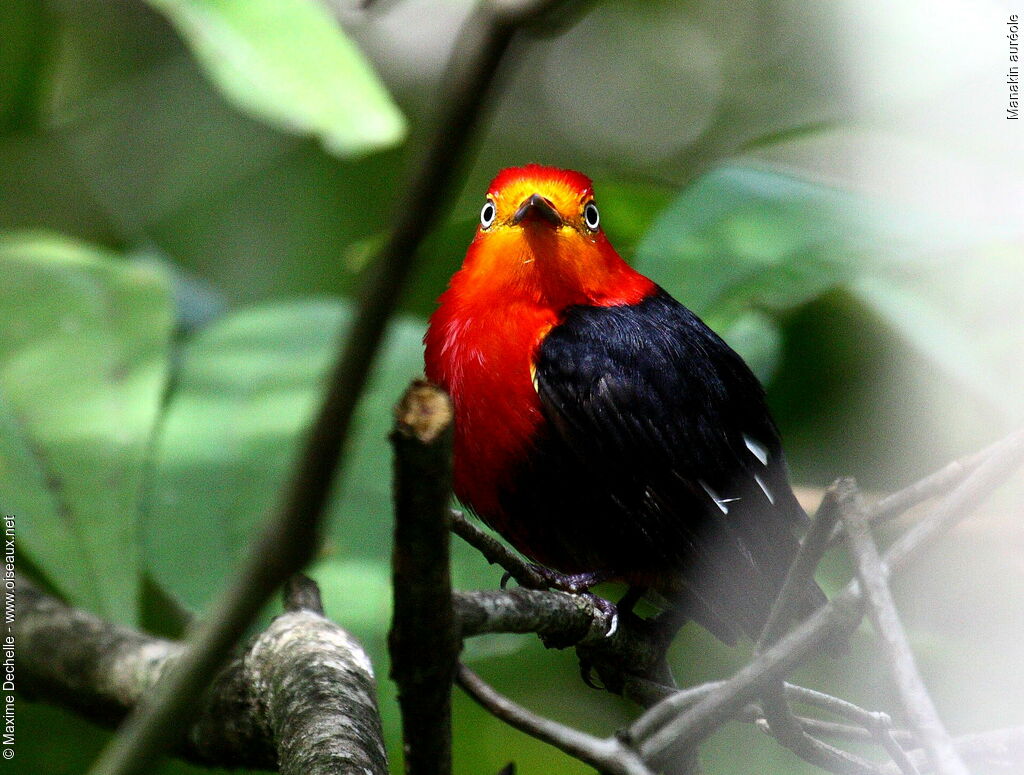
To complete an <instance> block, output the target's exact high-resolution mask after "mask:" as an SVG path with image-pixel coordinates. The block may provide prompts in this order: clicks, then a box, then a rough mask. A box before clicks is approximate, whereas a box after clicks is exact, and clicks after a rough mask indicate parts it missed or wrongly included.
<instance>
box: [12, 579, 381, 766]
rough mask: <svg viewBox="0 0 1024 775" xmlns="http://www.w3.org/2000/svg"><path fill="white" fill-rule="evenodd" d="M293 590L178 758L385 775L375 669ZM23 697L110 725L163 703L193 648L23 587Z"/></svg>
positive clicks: (237, 663) (309, 597)
mask: <svg viewBox="0 0 1024 775" xmlns="http://www.w3.org/2000/svg"><path fill="white" fill-rule="evenodd" d="M310 585H312V582H309V581H308V580H307V581H306V583H305V584H300V585H299V586H298V587H295V586H293V588H292V590H291V594H290V596H289V601H288V606H287V607H288V609H289V610H288V611H287V612H286V613H284V614H282V615H281V616H278V617H277V618H276V619H274V621H273V622H272V623H271V624H270V626H269V627H268V628H267V629H266V630H265V631H264V632H263V633H261V634H260V635H259V636H257V637H256V638H255V639H254V640H253V641H252V642H251V643H250V644H249V645H248V647H247V648H246V649H245V651H244V652H243V653H242V654H240V655H239V656H237V657H236V658H234V659H233V660H231V661H230V662H229V663H228V664H227V665H226V666H225V667H224V669H223V670H221V671H220V673H218V674H217V676H216V677H215V678H214V680H213V681H211V682H210V685H209V688H208V689H207V690H206V691H205V692H204V693H203V695H202V696H201V698H200V700H199V702H198V703H197V704H196V705H195V706H194V707H193V708H192V716H191V719H192V722H191V724H190V726H189V728H188V730H187V734H186V736H185V737H184V738H183V739H182V740H181V741H180V742H179V743H178V745H177V746H176V748H175V752H176V753H178V754H179V755H180V756H182V757H183V758H186V759H189V760H191V761H194V762H198V763H201V764H205V765H207V766H216V767H229V768H241V767H245V768H252V769H266V770H278V769H280V772H282V773H284V774H285V775H300V773H301V774H302V775H337V773H340V772H365V773H371V775H386V773H387V771H388V768H387V759H386V756H385V752H384V742H383V735H382V731H381V724H380V716H379V714H378V711H377V704H376V699H375V698H376V687H375V683H374V676H373V669H372V667H371V665H370V661H369V659H368V658H367V656H366V653H365V652H364V651H363V649H362V647H361V646H360V645H359V644H358V643H357V642H356V641H355V640H354V639H353V638H352V637H351V636H350V635H349V634H348V633H346V632H345V631H344V630H342V629H341V628H340V627H338V626H337V625H336V624H334V623H333V622H331V621H329V620H328V619H326V618H324V617H323V615H322V612H320V611H319V610H316V608H315V606H313V604H312V603H311V602H310V601H313V600H315V599H316V597H315V596H314V595H313V594H312V592H313V591H315V587H312V589H310ZM17 601H18V602H17V616H16V618H15V632H14V634H15V638H16V640H17V643H18V650H17V657H16V659H17V667H16V669H17V675H18V688H19V689H20V690H22V691H23V692H24V693H25V694H26V696H28V697H29V698H31V699H37V700H43V701H47V702H52V703H54V704H58V705H63V706H64V707H67V708H70V709H72V710H74V711H76V712H78V713H80V714H81V715H82V716H84V717H86V718H89V719H91V720H93V721H96V722H98V723H101V724H105V725H114V724H117V723H118V722H120V721H121V720H122V719H123V718H124V717H125V715H126V714H127V713H129V712H130V711H131V710H132V709H133V708H134V707H136V706H137V705H139V703H140V702H142V701H143V700H144V699H145V698H147V697H148V695H149V694H150V692H152V690H153V687H154V686H155V685H156V683H157V682H158V680H159V679H160V676H161V675H162V674H163V672H164V671H165V670H167V669H168V668H169V667H170V666H172V665H173V664H174V662H175V661H176V660H178V659H180V658H181V655H182V652H183V646H182V644H181V643H177V642H174V641H168V640H163V639H161V638H154V637H151V636H148V635H145V634H143V633H140V632H136V631H134V630H130V629H128V628H125V627H121V626H118V625H115V624H110V623H109V622H106V621H103V620H102V619H99V618H97V617H95V616H93V615H92V614H89V613H86V612H84V611H80V610H77V609H74V608H70V607H68V606H67V605H65V604H64V603H62V602H61V601H59V600H57V599H56V598H54V597H51V596H50V595H47V594H45V593H43V592H41V591H40V590H38V589H37V588H36V587H34V586H33V585H32V584H30V583H29V582H28V581H27V580H25V579H23V578H19V579H18V582H17Z"/></svg>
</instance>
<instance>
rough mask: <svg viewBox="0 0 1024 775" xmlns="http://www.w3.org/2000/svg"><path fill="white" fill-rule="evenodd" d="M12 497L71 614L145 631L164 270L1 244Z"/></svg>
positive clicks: (7, 490)
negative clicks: (145, 505)
mask: <svg viewBox="0 0 1024 775" xmlns="http://www.w3.org/2000/svg"><path fill="white" fill-rule="evenodd" d="M0 267H2V270H3V274H4V283H3V284H2V286H0V304H2V305H3V308H4V310H5V312H6V314H5V315H4V316H2V317H0V364H2V366H0V437H2V438H0V449H2V452H3V463H2V464H0V492H2V493H3V494H4V497H5V501H6V502H5V503H4V508H5V510H7V511H9V512H10V513H13V514H14V515H15V517H16V519H17V520H18V528H17V530H18V541H19V546H20V549H21V551H23V552H24V553H25V555H26V556H27V557H28V558H29V559H30V560H31V561H32V562H33V563H34V564H35V566H36V567H38V568H39V569H40V570H41V571H42V572H43V573H44V574H46V576H47V578H48V579H49V581H50V582H51V583H52V584H53V585H54V586H56V587H57V588H58V589H60V590H61V592H62V593H63V594H64V595H65V596H66V597H67V598H68V600H69V601H70V602H72V603H75V604H78V605H83V606H86V607H88V608H90V609H92V610H94V611H96V612H97V613H99V614H101V615H104V616H106V617H109V618H112V619H116V620H119V621H123V622H132V621H135V619H136V617H137V603H138V590H139V574H138V549H137V543H138V541H137V534H136V522H135V510H136V504H137V500H138V494H139V487H140V484H141V481H142V472H143V466H144V460H145V455H146V451H147V448H148V443H149V439H150V435H151V433H152V429H153V426H154V423H155V421H156V417H157V414H158V412H159V408H160V401H161V397H162V393H163V390H164V387H165V384H166V380H167V362H168V357H167V356H168V344H169V338H170V332H171V326H172V309H171V301H170V295H169V289H168V283H167V280H166V278H165V277H164V275H163V273H161V272H159V271H156V270H155V269H154V268H153V267H149V266H141V265H133V264H128V263H125V262H121V261H118V260H116V259H115V257H113V256H110V255H107V254H105V253H103V252H101V251H99V250H97V249H94V248H91V247H88V246H85V245H82V244H80V243H74V242H70V241H67V240H62V239H59V238H56V237H45V236H40V235H18V236H8V237H4V238H0Z"/></svg>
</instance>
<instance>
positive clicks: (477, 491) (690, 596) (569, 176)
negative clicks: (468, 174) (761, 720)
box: [424, 164, 824, 643]
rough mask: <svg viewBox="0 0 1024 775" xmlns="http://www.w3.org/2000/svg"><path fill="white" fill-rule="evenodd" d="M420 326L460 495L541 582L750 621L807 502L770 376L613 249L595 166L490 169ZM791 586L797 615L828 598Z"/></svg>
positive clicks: (625, 601) (729, 625)
mask: <svg viewBox="0 0 1024 775" xmlns="http://www.w3.org/2000/svg"><path fill="white" fill-rule="evenodd" d="M424 345H425V350H424V360H425V374H426V376H427V378H428V379H429V380H430V381H431V382H433V383H435V384H437V385H439V386H440V387H442V388H443V389H444V390H446V391H447V392H448V394H449V395H450V397H451V400H452V404H453V407H454V416H455V428H454V464H453V465H454V471H453V489H454V491H455V494H456V496H457V497H458V498H459V500H460V501H461V502H462V503H463V504H464V505H465V506H466V507H467V508H468V509H469V510H470V511H471V512H472V513H474V514H475V515H476V516H477V517H479V518H480V519H481V520H482V521H483V522H484V523H486V524H487V525H489V526H490V527H491V528H493V529H494V530H495V531H496V532H497V533H499V534H500V535H501V536H503V537H504V538H505V539H506V540H507V541H508V542H509V543H510V544H511V545H512V546H513V547H514V548H515V549H516V550H518V551H519V552H520V553H521V554H523V555H524V556H525V557H527V558H528V559H529V560H530V561H531V562H532V563H534V564H535V567H537V568H538V570H540V571H542V572H543V573H544V574H545V578H547V579H549V580H550V581H551V583H552V586H553V587H556V588H560V589H566V590H569V591H573V592H585V591H586V590H589V588H590V587H592V586H594V585H596V584H597V583H599V582H603V581H619V582H624V583H625V584H627V585H628V592H627V593H626V595H625V596H624V597H623V598H622V600H620V601H619V608H620V612H624V613H625V612H629V611H631V609H632V606H633V605H634V604H635V602H636V601H637V600H638V599H639V598H640V597H641V596H644V595H648V596H649V595H650V594H651V593H654V595H655V596H656V597H657V599H659V600H661V601H663V602H664V603H666V604H667V605H669V606H670V607H671V608H672V609H673V610H676V611H683V612H684V613H685V616H686V618H690V619H693V620H695V621H697V622H698V623H699V624H701V625H703V626H704V627H705V628H706V629H708V630H709V631H710V632H712V633H713V634H714V635H715V636H717V637H718V638H719V639H721V640H723V641H725V642H726V643H735V642H736V641H737V639H739V638H742V637H743V636H746V637H748V638H750V639H752V640H756V638H757V637H758V634H759V633H760V632H761V630H762V628H763V627H764V624H765V622H766V620H767V618H768V615H769V611H770V609H771V606H772V604H773V601H774V599H775V597H776V595H777V593H778V591H779V589H780V587H781V585H782V582H783V580H784V578H785V575H786V573H787V570H788V568H789V566H790V564H791V563H792V561H793V559H794V557H795V554H796V552H797V550H798V547H799V539H798V536H799V534H800V532H801V531H802V530H803V529H805V528H806V526H807V524H808V521H809V519H808V517H807V515H806V513H805V512H804V510H803V509H802V508H801V506H800V504H799V503H798V502H797V499H796V497H795V495H794V493H793V489H792V487H791V485H790V480H789V471H788V466H787V462H786V458H785V455H784V452H783V449H782V443H781V440H780V435H779V431H778V428H777V426H776V424H775V422H774V420H773V419H772V416H771V414H770V412H769V409H768V406H767V404H766V398H765V391H764V388H763V387H762V385H761V384H760V382H759V381H758V379H757V378H756V377H755V376H754V374H753V373H752V372H751V370H750V369H749V368H748V366H747V365H746V363H745V362H744V361H743V359H742V358H741V357H740V356H739V355H738V354H737V353H736V352H735V351H734V350H733V349H732V348H731V347H729V345H727V344H726V343H725V342H724V341H723V340H722V339H721V338H720V337H719V336H718V335H717V334H716V333H714V332H713V331H712V330H711V329H710V328H709V327H708V326H707V325H706V324H705V323H704V322H703V321H702V320H700V318H698V317H697V316H696V315H695V314H694V313H693V312H691V311H690V310H689V309H687V308H686V307H685V306H684V305H683V304H681V303H680V302H678V301H677V300H676V299H674V298H673V297H672V296H671V295H669V293H667V292H666V291H665V290H664V289H662V288H661V287H660V286H659V285H657V284H656V283H655V282H654V281H652V280H650V279H649V278H647V277H645V276H644V275H643V274H641V273H640V272H638V271H637V270H635V269H633V268H632V267H631V266H630V265H629V264H628V263H627V262H626V261H625V260H623V259H622V258H621V257H620V256H619V254H618V253H617V252H616V251H615V249H614V248H613V247H612V245H611V243H610V242H609V240H608V238H607V236H606V235H605V232H604V230H603V228H602V225H601V215H600V210H599V208H598V204H597V201H596V199H595V195H594V186H593V183H592V182H591V180H590V179H589V178H587V177H586V176H585V175H583V174H581V173H579V172H575V171H572V170H567V169H559V168H556V167H549V166H542V165H539V164H527V165H525V166H520V167H510V168H508V169H504V170H502V171H500V172H499V173H498V175H497V176H496V177H495V178H494V179H493V181H492V182H491V184H490V186H489V188H488V191H487V194H486V197H485V199H484V203H483V205H482V207H481V210H480V222H479V225H478V226H477V229H476V234H475V236H474V238H473V240H472V242H471V244H470V245H469V248H468V251H467V253H466V257H465V260H464V262H463V264H462V266H461V268H460V269H459V270H458V271H457V272H456V273H455V274H454V275H453V276H452V278H451V281H450V283H449V285H448V288H447V290H445V291H444V292H443V293H442V294H441V296H440V298H439V300H438V305H437V308H436V310H435V311H434V312H433V314H432V316H431V318H430V321H429V325H428V328H427V332H426V334H425V337H424ZM801 594H802V598H801V600H800V604H799V606H798V608H799V609H800V610H799V611H798V612H799V613H800V614H801V615H806V614H808V613H810V612H811V611H813V610H814V608H816V607H818V606H819V605H821V603H822V602H824V596H823V594H822V593H821V590H820V589H819V588H818V587H817V585H816V584H814V583H813V581H812V582H810V586H809V588H808V589H807V590H806V591H805V592H802V593H801Z"/></svg>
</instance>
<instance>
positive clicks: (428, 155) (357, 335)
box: [91, 0, 555, 775]
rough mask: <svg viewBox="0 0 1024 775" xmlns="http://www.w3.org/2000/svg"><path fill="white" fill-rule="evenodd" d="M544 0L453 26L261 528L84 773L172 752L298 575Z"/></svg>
mask: <svg viewBox="0 0 1024 775" xmlns="http://www.w3.org/2000/svg"><path fill="white" fill-rule="evenodd" d="M553 5H555V0H519V1H518V2H516V1H515V0H490V2H485V3H483V4H482V5H481V7H480V9H479V10H478V11H477V12H476V13H474V14H473V16H471V18H470V19H469V21H468V22H467V23H466V25H465V26H464V27H463V29H462V31H461V33H460V36H459V39H458V41H457V43H456V45H455V48H454V50H453V52H452V56H451V59H450V61H449V66H448V70H447V73H446V76H445V78H444V82H443V84H442V88H441V92H440V94H441V96H442V99H439V100H438V104H439V105H440V106H441V115H440V117H439V120H438V122H437V124H436V127H435V129H434V131H433V134H432V136H431V137H430V139H429V141H428V142H427V144H426V147H425V153H424V157H423V159H422V161H421V162H420V164H419V165H418V166H417V167H416V168H415V170H416V171H415V174H414V176H413V178H412V180H411V181H410V183H409V185H408V187H407V188H406V189H405V190H406V195H405V200H404V203H403V205H402V206H400V207H398V208H396V209H395V212H396V213H398V216H397V223H396V225H395V227H394V230H393V231H392V232H391V234H390V236H389V238H388V241H387V242H386V244H385V245H384V247H383V248H382V249H381V252H380V254H379V255H378V256H377V260H376V261H375V262H374V264H373V267H372V269H371V276H370V278H369V280H368V282H367V283H366V284H365V286H364V287H363V289H362V290H361V292H360V293H359V294H358V295H357V296H356V298H357V299H359V300H360V303H359V310H358V313H357V315H356V317H355V320H354V321H353V323H352V326H351V328H350V329H349V331H348V332H347V337H346V339H345V341H344V342H343V343H342V344H341V346H340V349H339V357H338V359H337V361H336V364H335V366H334V369H333V371H332V374H331V377H330V380H329V384H328V388H327V392H326V397H325V399H324V402H323V405H322V406H321V408H320V411H319V413H318V414H317V417H316V420H315V422H314V423H313V426H312V428H311V430H310V434H309V438H308V441H307V443H306V446H305V448H304V450H303V452H302V455H301V457H300V458H299V461H298V464H297V465H296V467H295V470H294V472H293V474H292V476H291V479H290V481H289V484H288V486H287V488H286V490H285V493H284V497H283V498H282V499H281V502H280V505H279V507H278V508H277V509H276V510H275V511H274V512H273V514H272V515H270V516H268V518H267V519H266V520H265V526H264V528H263V530H262V532H261V534H260V537H259V538H258V539H257V540H256V541H255V542H254V543H253V545H252V547H251V550H250V552H249V554H248V556H247V558H246V560H245V562H244V564H243V565H242V568H241V570H240V571H239V572H238V573H237V574H236V576H235V577H234V578H233V579H232V580H231V582H230V583H229V584H228V586H227V587H226V588H225V589H224V591H223V592H222V593H221V594H220V595H219V596H218V597H217V599H216V601H215V602H214V604H213V605H212V606H211V608H210V613H209V614H208V615H207V616H206V617H205V618H204V619H203V621H202V622H200V623H199V625H198V626H197V627H196V628H195V629H194V630H193V631H192V632H191V634H190V635H189V638H188V649H187V652H186V653H185V654H183V655H182V658H181V659H180V660H179V661H178V662H177V664H176V665H175V667H174V669H173V670H172V671H169V673H168V675H167V677H166V679H165V680H164V681H162V682H161V683H160V684H159V685H158V686H157V687H155V688H154V692H153V698H152V700H151V701H149V702H147V703H145V704H144V705H141V706H139V707H138V708H137V709H136V711H134V712H133V714H132V716H131V717H130V718H129V719H128V722H127V723H126V724H125V726H124V727H123V729H122V731H121V732H120V733H119V734H118V735H117V736H116V737H115V738H114V740H113V741H112V742H111V744H110V745H108V746H107V748H106V749H105V750H104V752H103V753H102V754H101V756H100V759H99V760H98V761H97V763H96V764H94V766H93V768H92V770H91V772H92V773H93V775H141V773H145V772H148V771H150V770H151V769H152V763H153V761H154V760H155V759H156V758H157V757H158V756H159V755H160V753H161V752H162V751H164V750H167V748H169V747H170V746H172V745H174V743H175V741H176V739H178V738H180V737H181V735H182V734H184V730H185V728H186V727H187V725H188V723H189V719H190V717H191V715H192V706H193V704H194V702H195V699H196V698H197V697H198V696H199V695H200V694H201V693H202V691H203V689H204V687H205V685H206V677H207V676H209V675H210V674H211V673H213V672H215V671H216V670H217V668H219V667H220V666H221V665H222V664H223V663H224V662H225V660H226V659H227V657H228V654H229V652H230V650H231V648H232V646H234V644H236V643H237V642H238V641H239V640H240V639H241V638H242V637H243V635H244V633H245V630H246V628H247V627H248V626H249V624H250V623H251V622H252V621H253V620H254V619H255V617H256V616H257V614H258V613H259V611H260V610H261V609H262V607H263V605H264V604H265V603H266V602H267V600H268V599H269V598H270V596H271V595H272V594H273V593H274V590H276V589H277V588H278V587H279V586H280V585H281V584H282V583H283V582H284V581H285V580H286V579H287V578H288V577H289V576H291V575H292V574H293V573H295V572H296V571H298V570H300V569H301V568H302V567H303V566H305V564H306V563H307V562H308V561H309V560H310V558H311V557H312V556H313V552H314V551H315V548H316V546H317V545H318V538H319V530H320V523H321V519H322V514H323V510H324V506H325V505H326V503H327V499H328V497H329V495H330V493H331V485H332V483H333V480H334V472H335V470H336V469H337V467H338V464H339V462H340V460H341V455H342V450H343V449H344V446H345V439H346V438H347V437H348V432H349V428H350V426H351V421H352V415H353V412H354V410H355V406H356V402H357V401H358V400H359V396H360V394H361V393H362V389H363V387H364V385H365V384H366V379H367V377H368V375H369V372H370V365H371V363H372V362H373V358H374V356H375V354H376V351H377V347H378V346H379V344H380V341H381V338H382V336H383V334H384V329H385V326H386V324H387V321H388V318H389V317H390V315H391V313H392V311H393V310H394V308H395V305H396V304H397V302H398V296H399V293H400V291H401V290H402V287H403V286H404V285H405V282H406V280H407V278H408V276H409V274H410V270H411V268H412V265H413V261H414V259H415V257H416V252H417V248H418V247H419V245H420V243H421V242H422V240H423V238H424V236H426V234H427V232H428V231H429V230H430V229H431V228H432V227H433V226H434V225H435V224H436V223H437V222H438V220H439V218H438V216H439V215H440V213H441V210H442V208H443V207H444V204H445V203H446V202H450V201H451V200H452V199H453V197H451V196H449V194H450V193H451V191H452V189H453V187H454V183H455V180H456V179H457V175H458V173H459V171H460V169H461V164H460V162H461V160H462V157H463V155H464V153H465V150H466V148H467V145H468V141H469V138H470V135H471V134H472V131H473V129H474V128H475V127H476V124H477V121H478V119H479V115H480V109H481V107H482V105H483V103H484V100H485V99H486V97H487V95H488V92H489V87H490V85H491V83H492V81H493V80H494V76H495V73H496V71H497V69H498V65H499V64H500V62H501V59H502V57H503V55H504V53H505V51H506V49H507V48H508V45H509V42H510V41H511V39H512V37H513V35H514V33H515V30H516V27H517V25H520V24H523V23H526V22H527V21H529V20H530V19H532V18H534V17H536V16H537V15H539V14H542V13H544V12H545V11H547V10H548V9H549V8H551V7H552V6H553Z"/></svg>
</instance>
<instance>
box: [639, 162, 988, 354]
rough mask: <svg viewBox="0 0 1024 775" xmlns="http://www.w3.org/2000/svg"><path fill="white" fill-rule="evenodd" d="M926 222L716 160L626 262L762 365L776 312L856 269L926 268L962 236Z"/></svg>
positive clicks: (772, 344)
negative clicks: (631, 260)
mask: <svg viewBox="0 0 1024 775" xmlns="http://www.w3.org/2000/svg"><path fill="white" fill-rule="evenodd" d="M926 221H929V219H926V218H923V217H921V216H918V215H916V214H915V213H912V212H906V211H898V210H897V209H896V208H891V207H890V208H883V207H882V205H881V204H880V203H878V202H875V201H873V200H870V199H867V198H865V197H862V196H859V195H857V194H854V193H850V192H846V191H842V190H839V189H835V188H831V187H828V186H824V185H820V184H817V183H813V182H810V181H806V180H801V179H799V178H795V177H792V176H790V175H786V174H783V173H780V172H775V171H772V170H769V169H760V168H754V167H741V166H726V167H721V168H718V169H715V170H712V171H711V172H709V173H708V174H707V175H704V176H703V177H701V178H700V179H698V180H697V181H696V182H695V183H694V184H693V185H692V186H690V187H688V188H686V189H685V190H684V191H682V192H681V193H680V194H679V196H678V197H677V198H676V199H675V200H674V201H673V202H672V203H671V204H670V205H669V206H668V207H667V208H666V209H665V210H664V211H663V212H662V213H661V215H660V216H659V217H658V219H657V221H656V222H655V224H654V226H653V227H652V228H651V229H650V231H649V232H648V233H647V234H646V236H645V237H644V239H643V241H642V242H641V244H640V245H639V246H638V248H637V254H636V264H637V266H638V268H640V269H641V270H642V271H644V272H645V273H647V274H648V275H650V276H651V277H652V278H653V279H654V280H656V281H657V282H659V283H660V284H661V285H663V286H664V287H665V288H666V289H667V290H669V291H670V292H671V293H672V294H673V295H675V296H676V297H677V298H678V299H679V300H680V301H682V302H683V303H684V304H686V305H687V306H688V307H690V308H691V309H693V310H694V311H695V312H696V313H697V314H699V315H701V316H702V317H704V318H705V319H706V320H707V321H708V323H709V324H710V325H712V327H713V328H715V329H716V330H718V331H719V333H721V334H722V335H723V336H724V337H725V338H726V339H727V340H729V341H730V343H731V344H733V345H734V346H735V347H736V349H737V350H738V351H739V352H740V354H741V355H743V356H744V357H745V358H748V359H750V360H751V361H752V362H755V363H758V364H759V366H758V368H759V370H760V372H759V373H761V374H766V373H770V371H771V369H772V364H773V363H774V362H775V361H776V360H777V358H778V350H779V347H780V345H781V339H780V337H779V336H778V333H777V331H774V330H771V329H772V328H774V326H773V325H771V324H772V323H773V321H776V322H777V320H778V318H779V317H780V316H782V315H784V314H786V313H788V312H791V311H792V310H794V309H796V308H798V307H801V306H802V305H805V304H807V303H808V302H810V301H812V300H813V299H815V298H818V297H820V296H821V295H822V294H823V293H825V292H826V291H828V290H830V289H833V288H837V287H844V286H847V285H849V284H851V283H852V282H854V281H855V280H856V279H857V278H860V277H864V276H874V277H886V278H889V279H891V278H898V277H901V276H904V275H913V273H914V272H915V271H917V272H920V271H921V269H922V267H925V269H926V270H930V269H932V268H933V266H934V262H931V263H929V260H930V256H932V255H934V254H935V252H936V250H938V249H940V248H941V249H942V250H949V249H950V247H951V246H952V245H961V244H964V242H965V238H966V239H968V240H969V237H968V235H966V234H965V233H964V232H963V231H962V230H959V231H958V230H957V229H955V228H954V227H952V226H950V225H937V224H935V223H932V222H926ZM751 315H755V316H756V317H755V318H751V317H750V316H751ZM734 335H737V336H738V338H737V339H736V341H733V340H732V338H731V337H733V336H734Z"/></svg>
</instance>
